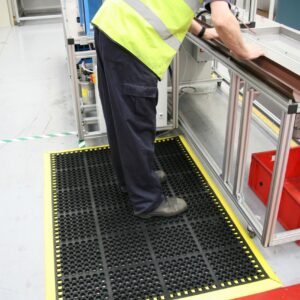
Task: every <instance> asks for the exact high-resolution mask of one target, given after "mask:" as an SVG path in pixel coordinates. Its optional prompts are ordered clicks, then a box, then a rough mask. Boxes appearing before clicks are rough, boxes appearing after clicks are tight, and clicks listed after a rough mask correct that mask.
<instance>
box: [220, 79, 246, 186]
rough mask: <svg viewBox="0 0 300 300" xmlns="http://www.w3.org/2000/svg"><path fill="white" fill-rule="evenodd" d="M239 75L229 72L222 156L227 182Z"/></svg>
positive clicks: (234, 125) (232, 146) (239, 81)
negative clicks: (228, 92) (228, 91)
mask: <svg viewBox="0 0 300 300" xmlns="http://www.w3.org/2000/svg"><path fill="white" fill-rule="evenodd" d="M240 83H241V80H240V77H239V76H238V75H236V74H234V73H231V79H230V94H229V103H228V112H227V123H226V135H225V148H224V158H223V169H222V179H223V181H224V182H225V183H226V184H227V183H228V182H229V176H230V170H231V164H232V155H233V151H234V138H235V130H236V120H237V110H238V102H239V94H240Z"/></svg>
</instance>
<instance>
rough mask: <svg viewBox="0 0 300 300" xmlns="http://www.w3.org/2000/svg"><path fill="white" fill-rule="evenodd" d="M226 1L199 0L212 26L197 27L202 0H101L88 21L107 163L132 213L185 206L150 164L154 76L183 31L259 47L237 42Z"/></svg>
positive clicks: (238, 49) (247, 50)
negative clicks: (107, 147)
mask: <svg viewBox="0 0 300 300" xmlns="http://www.w3.org/2000/svg"><path fill="white" fill-rule="evenodd" d="M229 2H230V1H229V0H210V1H205V5H206V8H207V9H211V13H212V21H213V23H214V25H215V29H206V30H205V29H204V28H202V27H201V25H200V24H198V23H197V22H196V21H195V20H193V18H194V13H195V12H196V11H197V10H198V9H199V8H200V6H201V5H202V4H203V0H200V1H199V0H106V1H105V2H104V3H103V5H102V6H101V8H100V9H99V11H98V12H97V14H96V16H95V17H94V19H93V21H92V23H93V24H94V25H95V44H96V51H97V63H98V69H97V70H98V87H99V93H100V97H101V101H102V107H103V112H104V117H105V121H106V125H107V135H108V140H109V144H110V147H111V154H112V163H113V166H114V169H115V171H116V175H117V179H118V183H119V185H120V189H121V190H122V191H124V192H128V195H129V199H130V201H131V204H132V206H133V209H134V212H135V214H136V215H137V216H139V217H143V218H149V217H153V216H163V217H169V216H174V215H177V214H180V213H182V212H183V211H185V210H186V209H187V204H186V202H185V201H184V200H183V199H181V198H177V197H168V198H165V197H164V196H163V195H162V191H161V182H163V181H164V180H165V177H166V175H165V174H164V172H163V171H156V172H155V171H154V170H153V165H154V139H155V128H156V104H157V100H158V89H157V82H158V80H159V79H161V78H162V77H163V75H164V74H165V72H166V70H167V68H168V66H169V65H170V63H171V61H172V59H173V57H174V56H175V54H176V52H177V51H178V49H179V47H180V45H181V43H182V41H183V40H184V38H185V36H186V33H187V32H188V31H190V32H192V33H193V34H194V35H196V36H198V37H199V38H204V39H214V38H217V37H220V38H221V39H222V41H223V42H224V43H225V45H227V46H228V48H229V49H230V50H231V51H232V52H233V53H234V54H235V55H237V56H239V57H240V58H242V59H253V58H256V57H258V56H260V55H262V52H261V50H260V49H259V48H257V47H256V46H255V45H247V44H245V43H244V41H243V39H242V36H241V33H240V29H239V24H238V22H237V20H236V19H235V17H234V16H233V15H232V13H231V11H230V9H229Z"/></svg>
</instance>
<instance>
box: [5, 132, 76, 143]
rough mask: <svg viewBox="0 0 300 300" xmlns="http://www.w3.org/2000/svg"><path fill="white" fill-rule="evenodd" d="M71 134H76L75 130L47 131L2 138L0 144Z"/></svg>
mask: <svg viewBox="0 0 300 300" xmlns="http://www.w3.org/2000/svg"><path fill="white" fill-rule="evenodd" d="M72 135H77V132H75V131H68V132H61V133H48V134H42V135H33V136H28V137H20V138H15V139H2V140H0V144H11V143H15V142H25V141H37V140H42V139H49V138H55V137H64V136H72Z"/></svg>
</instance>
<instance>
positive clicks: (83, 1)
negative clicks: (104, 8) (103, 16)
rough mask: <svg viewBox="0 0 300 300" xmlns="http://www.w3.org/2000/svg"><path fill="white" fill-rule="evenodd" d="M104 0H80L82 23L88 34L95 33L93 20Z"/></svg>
mask: <svg viewBox="0 0 300 300" xmlns="http://www.w3.org/2000/svg"><path fill="white" fill-rule="evenodd" d="M103 1H104V0H78V8H79V17H80V24H81V25H82V26H83V28H84V31H85V34H86V35H93V32H94V30H93V25H92V24H91V20H92V19H93V17H94V15H95V14H96V12H97V11H98V9H99V7H100V6H101V5H102V2H103Z"/></svg>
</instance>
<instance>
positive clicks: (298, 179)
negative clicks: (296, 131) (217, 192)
mask: <svg viewBox="0 0 300 300" xmlns="http://www.w3.org/2000/svg"><path fill="white" fill-rule="evenodd" d="M275 155H276V151H268V152H260V153H254V154H252V160H251V166H250V174H249V186H250V187H251V189H252V190H253V191H254V192H255V194H256V195H257V196H258V197H259V199H260V200H262V202H263V203H264V204H265V205H267V203H268V196H269V191H270V185H271V180H272V173H273V169H274V160H275ZM282 176H284V174H283V175H282ZM278 220H279V222H280V223H281V225H282V226H283V227H284V228H285V229H288V230H290V229H297V228H300V147H295V148H292V149H291V150H290V155H289V160H288V165H287V171H286V176H285V181H284V187H283V191H282V195H281V203H280V207H279V213H278ZM297 244H298V245H299V246H300V241H297Z"/></svg>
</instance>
